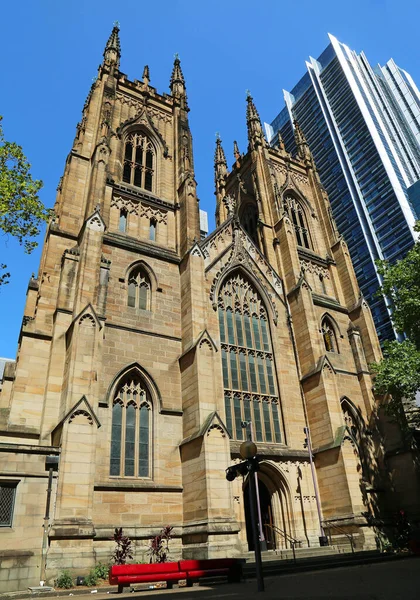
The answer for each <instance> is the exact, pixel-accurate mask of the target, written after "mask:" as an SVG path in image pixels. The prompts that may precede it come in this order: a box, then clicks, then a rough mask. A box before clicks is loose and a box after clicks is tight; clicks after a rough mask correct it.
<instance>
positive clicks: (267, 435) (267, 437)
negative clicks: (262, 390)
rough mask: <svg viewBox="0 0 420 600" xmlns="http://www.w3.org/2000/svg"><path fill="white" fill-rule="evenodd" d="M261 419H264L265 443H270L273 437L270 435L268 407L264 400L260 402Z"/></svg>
mask: <svg viewBox="0 0 420 600" xmlns="http://www.w3.org/2000/svg"><path fill="white" fill-rule="evenodd" d="M262 407H263V417H264V430H265V441H266V442H272V441H273V435H272V433H271V419H270V412H271V411H270V407H269V405H268V402H267V401H266V400H263V401H262Z"/></svg>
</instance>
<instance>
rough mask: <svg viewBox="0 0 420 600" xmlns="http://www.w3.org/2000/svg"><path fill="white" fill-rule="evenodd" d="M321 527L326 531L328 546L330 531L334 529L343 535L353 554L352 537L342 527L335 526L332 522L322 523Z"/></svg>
mask: <svg viewBox="0 0 420 600" xmlns="http://www.w3.org/2000/svg"><path fill="white" fill-rule="evenodd" d="M323 527H324V529H327V530H328V537H329V540H330V546H332V539H331V529H335V530H336V531H338V532H339V533H341V534H343V535H345V536H346V538H347V539H348V540H350V546H351V551H352V552H353V553H354V537H353V534H352V533H348V532H347V531H345V530H344V529H343V528H342V527H340V526H339V525H336V524H335V523H333V522H332V521H324V522H323Z"/></svg>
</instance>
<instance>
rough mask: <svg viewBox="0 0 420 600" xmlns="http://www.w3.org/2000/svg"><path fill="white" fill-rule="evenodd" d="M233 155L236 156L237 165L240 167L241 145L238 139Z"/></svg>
mask: <svg viewBox="0 0 420 600" xmlns="http://www.w3.org/2000/svg"><path fill="white" fill-rule="evenodd" d="M233 156H234V157H235V166H236V167H239V163H240V158H241V153H240V152H239V146H238V142H237V141H236V140H234V142H233Z"/></svg>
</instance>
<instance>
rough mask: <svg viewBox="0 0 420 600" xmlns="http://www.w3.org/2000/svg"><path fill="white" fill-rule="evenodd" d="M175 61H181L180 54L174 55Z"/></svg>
mask: <svg viewBox="0 0 420 600" xmlns="http://www.w3.org/2000/svg"><path fill="white" fill-rule="evenodd" d="M174 59H175V60H179V54H178V52H175V54H174Z"/></svg>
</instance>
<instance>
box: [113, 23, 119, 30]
mask: <svg viewBox="0 0 420 600" xmlns="http://www.w3.org/2000/svg"><path fill="white" fill-rule="evenodd" d="M113 26H114V27H116V28H117V29H119V28H120V22H119V21H114V22H113Z"/></svg>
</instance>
